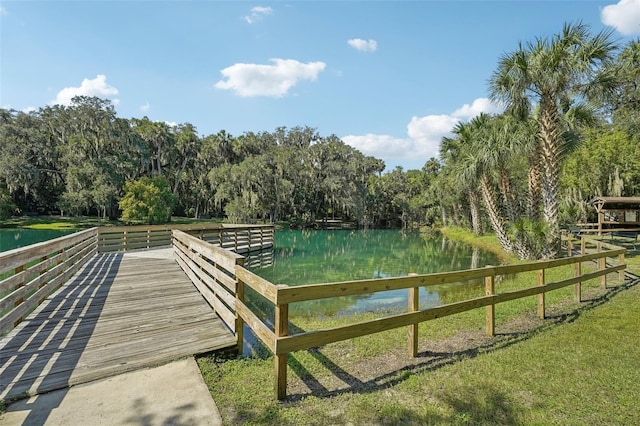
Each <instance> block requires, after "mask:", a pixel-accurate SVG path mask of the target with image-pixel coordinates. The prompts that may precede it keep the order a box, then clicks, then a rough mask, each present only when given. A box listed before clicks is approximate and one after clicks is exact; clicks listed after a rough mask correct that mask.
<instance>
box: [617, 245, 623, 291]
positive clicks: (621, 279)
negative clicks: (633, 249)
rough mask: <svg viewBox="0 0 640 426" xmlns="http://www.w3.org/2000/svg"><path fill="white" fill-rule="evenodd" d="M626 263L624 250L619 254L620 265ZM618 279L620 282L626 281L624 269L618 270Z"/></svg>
mask: <svg viewBox="0 0 640 426" xmlns="http://www.w3.org/2000/svg"><path fill="white" fill-rule="evenodd" d="M622 264H624V252H623V253H620V254H619V255H618V265H622ZM618 280H620V283H624V269H621V270H620V271H618Z"/></svg>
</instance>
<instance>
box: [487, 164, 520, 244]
mask: <svg viewBox="0 0 640 426" xmlns="http://www.w3.org/2000/svg"><path fill="white" fill-rule="evenodd" d="M480 189H481V191H482V199H483V200H484V204H485V208H486V209H487V213H488V215H489V221H490V222H491V227H492V228H493V230H494V231H495V233H496V237H497V238H498V241H499V242H500V245H502V248H503V249H504V251H506V252H507V253H513V244H512V243H511V240H510V239H509V235H508V234H507V231H506V229H505V223H504V219H503V218H502V216H501V215H500V210H499V209H498V205H497V203H496V193H495V190H494V188H493V186H492V185H491V182H490V181H489V177H488V176H487V175H486V174H483V175H482V177H481V178H480Z"/></svg>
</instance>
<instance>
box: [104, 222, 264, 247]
mask: <svg viewBox="0 0 640 426" xmlns="http://www.w3.org/2000/svg"><path fill="white" fill-rule="evenodd" d="M174 229H175V230H180V231H183V232H186V233H187V234H190V235H193V236H196V237H198V238H199V239H201V240H204V241H207V242H209V243H212V244H214V245H217V246H218V247H222V248H224V249H227V250H231V251H234V252H236V253H247V252H249V251H253V250H259V249H262V248H268V247H271V246H272V245H273V232H274V231H273V230H274V227H273V226H271V225H229V224H222V223H213V224H191V225H171V224H168V225H136V226H106V227H101V228H100V232H99V235H98V250H99V251H100V252H112V251H129V250H139V249H151V248H159V247H170V246H171V244H172V243H171V241H172V240H171V239H172V233H171V232H172V230H174Z"/></svg>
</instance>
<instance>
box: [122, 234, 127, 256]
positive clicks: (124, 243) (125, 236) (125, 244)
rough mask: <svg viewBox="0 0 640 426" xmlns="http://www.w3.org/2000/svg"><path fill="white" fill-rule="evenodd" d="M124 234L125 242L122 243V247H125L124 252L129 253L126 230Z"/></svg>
mask: <svg viewBox="0 0 640 426" xmlns="http://www.w3.org/2000/svg"><path fill="white" fill-rule="evenodd" d="M122 233H123V236H122V239H123V241H122V245H123V246H124V247H123V248H124V251H127V231H126V230H124V231H122Z"/></svg>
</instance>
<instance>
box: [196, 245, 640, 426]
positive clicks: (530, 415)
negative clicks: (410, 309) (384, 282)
mask: <svg viewBox="0 0 640 426" xmlns="http://www.w3.org/2000/svg"><path fill="white" fill-rule="evenodd" d="M450 238H451V237H450ZM489 238H490V237H489ZM627 263H628V264H629V266H630V270H632V271H636V272H638V271H640V258H639V257H638V256H637V255H635V254H634V253H630V254H628V255H627ZM583 270H584V271H586V266H585V267H584V268H583ZM572 273H573V269H572V268H571V267H568V268H560V269H559V270H557V271H553V272H551V271H548V273H547V276H546V279H547V282H551V281H555V280H559V279H562V278H564V277H567V276H571V274H572ZM609 278H610V280H609V284H610V286H612V287H615V288H613V289H609V290H608V291H605V290H603V289H602V288H601V286H600V284H599V282H598V281H597V280H592V281H594V282H588V283H584V284H583V299H584V300H586V301H583V302H582V303H578V302H576V301H574V300H573V286H571V287H569V288H565V289H561V290H557V291H554V292H551V293H549V294H548V295H547V298H546V301H547V315H548V319H546V320H540V319H537V317H536V316H535V307H536V298H535V297H529V298H526V299H521V300H516V301H512V302H508V303H504V304H500V305H498V306H497V308H496V312H497V314H496V316H497V333H498V335H497V336H496V337H494V338H489V337H484V336H483V327H484V309H476V310H474V311H470V312H465V313H462V314H458V315H454V316H451V317H446V318H441V319H437V320H434V321H430V322H427V323H423V324H421V325H420V347H419V350H420V354H419V356H418V357H417V358H410V357H409V356H408V355H407V354H406V349H405V348H406V330H404V329H398V330H392V331H388V332H385V333H379V334H375V335H371V336H365V337H360V338H357V339H352V340H348V341H344V342H338V343H333V344H330V345H326V346H324V347H321V348H318V349H312V350H309V351H299V352H295V353H293V354H290V357H289V364H288V365H289V367H288V370H289V385H288V394H289V397H288V398H287V399H286V400H285V401H283V402H277V401H275V400H274V399H273V398H274V397H273V394H274V391H273V386H274V384H273V381H274V377H273V358H272V357H270V356H266V357H264V358H242V359H222V358H216V357H202V358H200V359H199V360H198V362H199V365H200V368H201V371H202V373H203V377H204V378H205V381H206V383H207V385H208V386H209V389H210V390H211V393H212V395H213V397H214V399H215V401H216V403H217V405H218V407H219V409H220V411H221V413H222V416H223V420H224V423H225V424H235V423H247V424H273V425H276V424H277V425H281V424H283V425H287V424H290V425H303V424H313V425H322V424H354V425H361V424H362V425H365V424H367V425H369V424H460V425H467V424H545V425H546V424H590V423H593V424H620V425H626V424H634V423H635V422H636V421H637V419H638V418H640V404H638V403H637V393H638V383H640V358H639V357H638V355H637V354H638V349H637V348H638V347H639V346H640V333H638V326H637V318H638V317H639V316H640V286H639V285H637V284H636V285H634V284H631V283H629V282H626V283H620V282H617V278H616V276H615V274H611V275H610V276H609ZM534 283H535V274H531V273H527V274H519V275H518V276H517V277H510V279H504V280H502V281H501V282H499V283H498V284H497V288H496V291H497V292H502V291H508V290H509V289H515V288H522V287H525V286H530V285H532V284H534ZM374 317H375V315H374V314H373V313H362V314H359V315H358V316H357V317H355V318H354V317H348V318H347V317H337V318H320V319H309V318H304V319H302V318H297V319H294V320H293V323H294V326H295V327H297V328H300V329H303V330H311V329H318V328H323V327H331V326H335V325H339V324H343V323H348V322H353V321H359V320H367V319H372V318H374Z"/></svg>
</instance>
